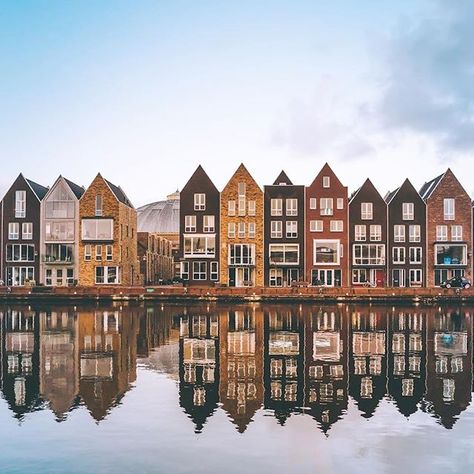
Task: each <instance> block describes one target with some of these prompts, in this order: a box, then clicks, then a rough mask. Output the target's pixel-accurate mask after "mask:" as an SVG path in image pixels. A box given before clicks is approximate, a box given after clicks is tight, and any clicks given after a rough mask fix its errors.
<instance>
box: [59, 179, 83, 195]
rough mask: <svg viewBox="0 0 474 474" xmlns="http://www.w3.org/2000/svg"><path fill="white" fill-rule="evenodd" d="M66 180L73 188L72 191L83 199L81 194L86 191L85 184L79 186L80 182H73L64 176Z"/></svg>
mask: <svg viewBox="0 0 474 474" xmlns="http://www.w3.org/2000/svg"><path fill="white" fill-rule="evenodd" d="M64 181H66V183H67V185H68V186H69V188H70V189H71V191H72V192H73V194H74V196H76V197H77V199H81V196H82V195H83V194H84V193H85V191H86V190H85V189H84V187H83V186H79V185H78V184H76V183H73V182H72V181H70V180H69V179H66V178H64Z"/></svg>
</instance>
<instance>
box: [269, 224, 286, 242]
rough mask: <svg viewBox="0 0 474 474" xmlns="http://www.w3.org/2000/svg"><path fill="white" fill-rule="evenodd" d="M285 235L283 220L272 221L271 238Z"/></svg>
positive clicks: (279, 237)
mask: <svg viewBox="0 0 474 474" xmlns="http://www.w3.org/2000/svg"><path fill="white" fill-rule="evenodd" d="M282 237H283V221H270V238H271V239H281V238H282Z"/></svg>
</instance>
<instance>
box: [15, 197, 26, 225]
mask: <svg viewBox="0 0 474 474" xmlns="http://www.w3.org/2000/svg"><path fill="white" fill-rule="evenodd" d="M24 217H26V191H24V190H18V191H15V218H17V219H18V218H20V219H21V218H24Z"/></svg>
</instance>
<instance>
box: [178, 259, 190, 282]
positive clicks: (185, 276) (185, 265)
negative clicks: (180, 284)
mask: <svg viewBox="0 0 474 474" xmlns="http://www.w3.org/2000/svg"><path fill="white" fill-rule="evenodd" d="M179 270H180V274H181V279H182V280H189V262H181V264H180V269H179Z"/></svg>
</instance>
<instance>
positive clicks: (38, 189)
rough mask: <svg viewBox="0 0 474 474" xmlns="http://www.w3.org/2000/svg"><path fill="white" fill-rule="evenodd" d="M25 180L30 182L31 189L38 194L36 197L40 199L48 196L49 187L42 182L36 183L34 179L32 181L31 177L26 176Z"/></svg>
mask: <svg viewBox="0 0 474 474" xmlns="http://www.w3.org/2000/svg"><path fill="white" fill-rule="evenodd" d="M25 181H26V182H27V183H28V185H29V186H30V188H31V190H32V191H33V192H34V193H35V194H36V197H37V198H38V199H39V200H40V201H41V200H42V199H43V198H44V197H45V196H46V193H47V192H48V188H47V187H45V186H42V185H41V184H38V183H35V182H34V181H31V179H28V178H25Z"/></svg>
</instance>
